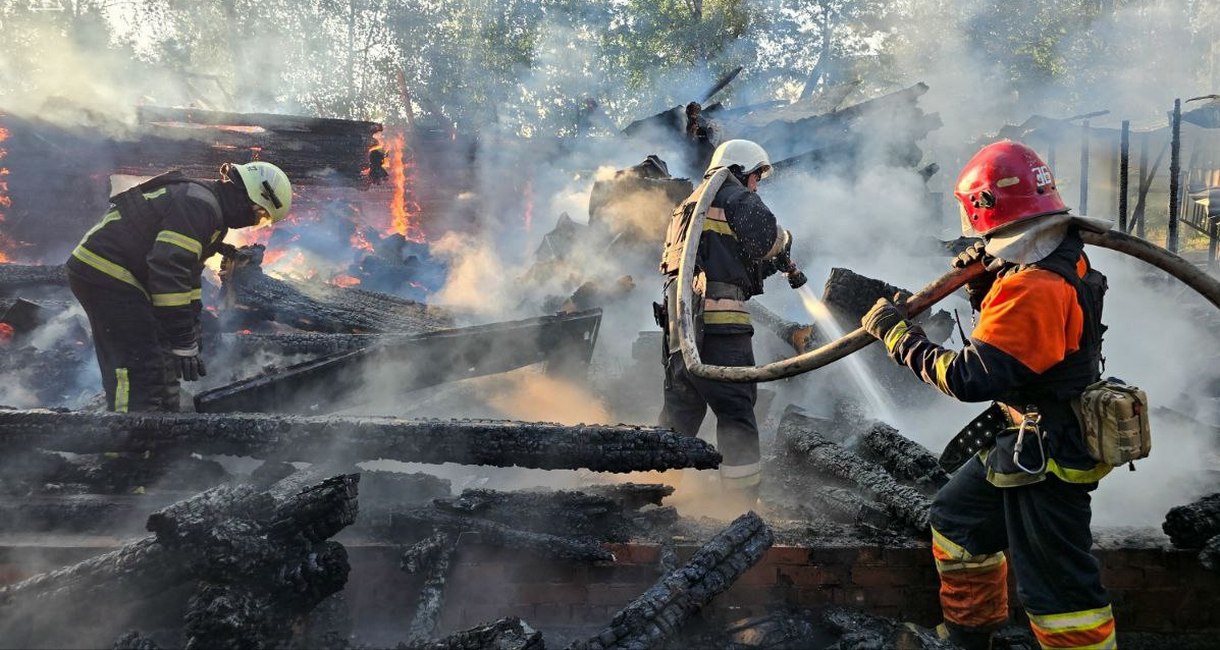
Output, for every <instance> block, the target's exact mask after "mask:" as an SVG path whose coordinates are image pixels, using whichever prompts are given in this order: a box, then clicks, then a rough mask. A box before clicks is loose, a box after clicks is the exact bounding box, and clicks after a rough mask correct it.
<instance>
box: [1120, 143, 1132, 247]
mask: <svg viewBox="0 0 1220 650" xmlns="http://www.w3.org/2000/svg"><path fill="white" fill-rule="evenodd" d="M1130 162H1131V120H1123V130H1122V134H1121V135H1120V136H1119V141H1118V229H1119V230H1121V231H1123V232H1127V176H1128V167H1129V166H1130Z"/></svg>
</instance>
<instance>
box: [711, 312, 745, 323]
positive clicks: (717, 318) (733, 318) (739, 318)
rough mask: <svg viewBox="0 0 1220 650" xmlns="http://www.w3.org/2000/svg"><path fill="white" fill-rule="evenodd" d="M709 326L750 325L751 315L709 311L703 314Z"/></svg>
mask: <svg viewBox="0 0 1220 650" xmlns="http://www.w3.org/2000/svg"><path fill="white" fill-rule="evenodd" d="M703 322H704V323H705V324H707V325H749V324H750V315H749V314H747V313H746V312H743V311H709V312H704V313H703Z"/></svg>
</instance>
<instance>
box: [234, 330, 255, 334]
mask: <svg viewBox="0 0 1220 650" xmlns="http://www.w3.org/2000/svg"><path fill="white" fill-rule="evenodd" d="M237 333H238V334H252V333H253V332H252V331H250V330H237Z"/></svg>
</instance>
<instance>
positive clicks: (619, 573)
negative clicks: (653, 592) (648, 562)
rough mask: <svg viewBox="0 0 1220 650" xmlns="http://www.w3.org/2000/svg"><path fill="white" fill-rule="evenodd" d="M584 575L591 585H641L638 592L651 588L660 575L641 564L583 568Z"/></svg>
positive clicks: (654, 569)
mask: <svg viewBox="0 0 1220 650" xmlns="http://www.w3.org/2000/svg"><path fill="white" fill-rule="evenodd" d="M585 573H586V575H587V578H586V579H587V580H588V581H589V582H590V583H591V584H630V585H643V588H641V589H640V591H643V590H644V589H647V588H648V587H649V586H651V585H652V583H654V582H656V581H657V578H658V577H659V576H660V575H661V573H660V572H659V571H658V570H657V567H655V566H645V565H642V564H611V565H603V566H591V567H586V568H585Z"/></svg>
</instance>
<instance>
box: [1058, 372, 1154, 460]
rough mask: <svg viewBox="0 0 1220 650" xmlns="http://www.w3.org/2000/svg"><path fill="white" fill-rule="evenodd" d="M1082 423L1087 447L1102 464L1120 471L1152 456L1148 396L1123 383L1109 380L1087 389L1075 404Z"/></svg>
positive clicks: (1073, 404) (1110, 378)
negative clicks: (1119, 468)
mask: <svg viewBox="0 0 1220 650" xmlns="http://www.w3.org/2000/svg"><path fill="white" fill-rule="evenodd" d="M1072 410H1074V411H1075V412H1076V417H1077V418H1079V419H1080V429H1081V431H1083V432H1084V441H1085V447H1086V448H1087V449H1088V451H1089V456H1090V457H1092V458H1093V460H1095V461H1097V462H1099V463H1105V464H1107V465H1110V466H1111V467H1116V466H1119V465H1122V464H1124V463H1126V464H1127V465H1128V467H1130V468H1131V469H1132V470H1134V469H1135V465H1134V464H1132V461H1136V460H1139V459H1141V458H1147V457H1148V455H1149V454H1150V453H1151V452H1152V428H1151V427H1150V426H1149V423H1148V396H1147V395H1146V394H1144V391H1142V390H1140V389H1139V388H1137V387H1135V386H1131V385H1129V384H1127V383H1126V382H1124V381H1122V380H1121V379H1116V378H1114V377H1107V378H1106V379H1103V380H1101V381H1099V382H1097V383H1095V384H1091V385H1090V386H1088V387H1087V388H1085V389H1084V393H1082V394H1081V395H1080V397H1078V398H1076V399H1074V400H1072Z"/></svg>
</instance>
